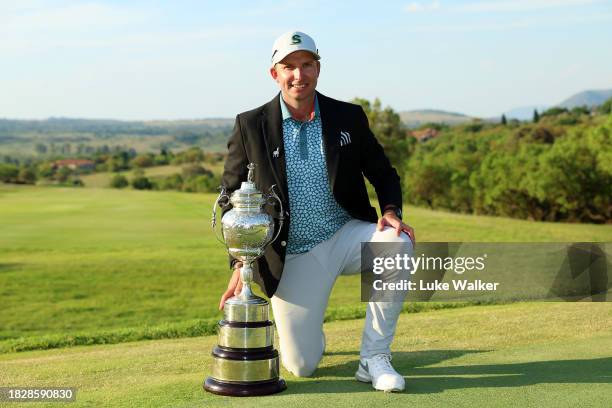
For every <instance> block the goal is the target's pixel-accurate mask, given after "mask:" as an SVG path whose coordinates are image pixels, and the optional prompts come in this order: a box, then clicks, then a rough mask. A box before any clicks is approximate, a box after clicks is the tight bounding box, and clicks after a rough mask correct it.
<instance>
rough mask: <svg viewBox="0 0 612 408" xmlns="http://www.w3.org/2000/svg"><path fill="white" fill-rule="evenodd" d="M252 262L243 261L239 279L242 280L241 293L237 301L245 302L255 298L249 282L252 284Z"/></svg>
mask: <svg viewBox="0 0 612 408" xmlns="http://www.w3.org/2000/svg"><path fill="white" fill-rule="evenodd" d="M251 263H252V261H245V262H244V263H243V266H242V268H240V279H241V280H242V291H241V292H240V294H239V295H238V299H240V300H247V299H251V298H254V297H255V294H253V291H252V290H251V282H253V267H252V266H251Z"/></svg>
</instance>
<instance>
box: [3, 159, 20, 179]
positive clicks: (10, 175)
mask: <svg viewBox="0 0 612 408" xmlns="http://www.w3.org/2000/svg"><path fill="white" fill-rule="evenodd" d="M18 176H19V167H17V166H15V165H13V164H5V163H0V181H2V182H4V183H15V182H17V177H18Z"/></svg>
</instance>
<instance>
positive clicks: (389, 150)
mask: <svg viewBox="0 0 612 408" xmlns="http://www.w3.org/2000/svg"><path fill="white" fill-rule="evenodd" d="M352 102H353V103H355V104H358V105H361V107H362V108H363V111H364V112H365V114H366V116H367V118H368V122H369V125H370V129H371V130H372V133H374V135H375V136H376V139H377V140H378V142H379V143H380V144H381V145H382V147H383V149H384V150H385V154H386V156H387V157H388V158H389V161H391V164H392V165H393V166H394V167H395V168H396V169H397V171H398V173H399V174H403V169H404V166H405V164H406V161H407V159H408V157H409V156H410V155H411V153H412V151H413V150H414V145H415V139H414V138H413V137H407V129H406V128H405V127H404V125H403V124H402V121H401V119H400V116H399V114H397V113H396V112H395V111H394V110H393V109H391V108H390V107H388V106H387V107H386V108H384V109H383V108H382V104H381V102H380V99H378V98H376V99H374V102H373V103H370V101H368V100H367V99H362V98H355V99H353V101H352Z"/></svg>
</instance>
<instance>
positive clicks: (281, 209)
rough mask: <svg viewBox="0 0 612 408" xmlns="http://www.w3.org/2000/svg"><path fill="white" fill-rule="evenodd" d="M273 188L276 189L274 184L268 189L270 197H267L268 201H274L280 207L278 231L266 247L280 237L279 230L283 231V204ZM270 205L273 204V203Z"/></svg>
mask: <svg viewBox="0 0 612 408" xmlns="http://www.w3.org/2000/svg"><path fill="white" fill-rule="evenodd" d="M274 187H276V184H273V185H272V187H270V195H269V196H268V199H274V200H276V201H278V204H279V205H280V217H278V218H277V220H278V231H276V235H274V238H272V240H271V241H270V242H269V243H268V245H269V244H271V243H273V242H274V241H276V238H278V236H279V235H280V232H281V229H283V222H284V220H285V210H284V209H283V202H282V201H281V199H280V198H279V197H278V194H276V191H274ZM270 204H274V202H272V203H270Z"/></svg>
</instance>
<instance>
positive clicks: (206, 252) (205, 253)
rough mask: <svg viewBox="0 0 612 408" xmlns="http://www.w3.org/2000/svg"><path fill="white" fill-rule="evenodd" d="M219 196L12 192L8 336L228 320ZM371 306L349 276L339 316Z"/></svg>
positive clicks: (473, 222)
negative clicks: (221, 302) (216, 220)
mask: <svg viewBox="0 0 612 408" xmlns="http://www.w3.org/2000/svg"><path fill="white" fill-rule="evenodd" d="M214 198H215V197H214V196H213V195H201V194H187V193H175V192H140V191H134V190H124V191H120V190H112V189H64V188H49V187H47V188H42V187H14V186H0V231H1V232H0V301H1V306H2V313H1V314H0V340H4V341H7V340H11V339H15V338H17V337H25V338H38V337H40V336H42V335H53V334H58V335H62V336H66V335H69V334H73V333H78V334H84V335H87V336H89V335H94V334H96V333H98V332H101V331H105V330H115V329H125V328H142V327H143V326H149V327H150V326H153V327H156V326H157V325H163V324H167V325H173V324H182V322H190V321H193V320H194V319H208V318H211V319H215V318H219V317H220V316H221V315H220V313H219V312H218V310H217V304H218V299H219V296H220V294H221V293H222V291H223V290H224V288H225V286H226V285H227V279H228V277H229V271H228V269H227V264H226V260H227V258H226V255H225V252H224V248H223V247H222V246H221V244H219V243H218V242H217V241H216V240H215V238H214V237H213V234H212V231H211V228H210V221H209V220H210V214H211V207H212V203H213V201H214ZM405 212H406V213H407V214H408V215H407V219H408V221H409V222H410V223H411V224H412V225H413V226H414V227H415V229H416V231H417V239H419V240H422V241H523V242H526V241H612V227H610V226H601V225H599V226H598V225H570V224H552V223H550V224H549V223H533V222H527V221H517V220H510V219H504V218H495V217H478V216H468V215H457V214H450V213H444V212H433V211H428V210H425V209H419V208H410V207H409V208H406V209H405ZM362 306H363V305H362V304H360V302H359V279H358V277H357V276H354V277H350V278H344V277H343V278H341V279H340V280H339V282H338V284H337V285H336V287H335V289H334V292H333V295H332V299H331V301H330V308H329V313H328V316H329V317H330V319H333V318H334V316H335V315H342V314H343V313H344V316H345V317H346V316H347V314H348V316H349V317H350V315H351V314H352V313H355V310H362V309H363V307H362ZM2 343H3V341H0V348H1V346H2Z"/></svg>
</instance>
